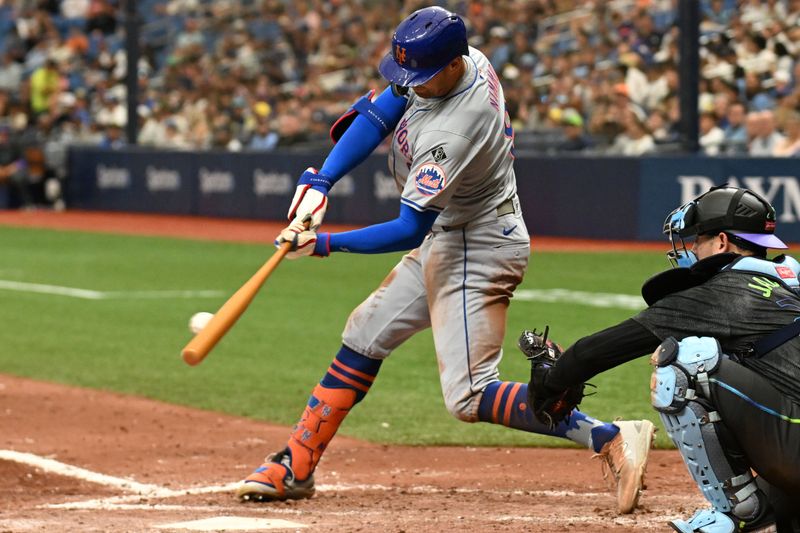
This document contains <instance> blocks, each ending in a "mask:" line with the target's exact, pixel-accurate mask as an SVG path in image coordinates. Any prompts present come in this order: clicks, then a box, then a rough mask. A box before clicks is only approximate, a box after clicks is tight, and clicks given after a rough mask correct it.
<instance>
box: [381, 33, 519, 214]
mask: <svg viewBox="0 0 800 533" xmlns="http://www.w3.org/2000/svg"><path fill="white" fill-rule="evenodd" d="M464 63H465V66H466V72H465V73H464V76H463V78H462V80H461V83H460V84H459V85H458V86H457V87H456V88H455V89H453V91H452V92H451V93H450V94H449V95H448V96H446V97H444V98H420V97H419V96H417V95H416V94H414V93H413V91H410V92H409V95H410V100H409V104H408V107H407V108H406V112H405V114H404V115H403V117H402V119H401V120H400V123H399V124H398V126H397V128H396V129H395V132H394V142H392V150H391V153H390V156H389V167H390V170H391V171H392V173H393V175H394V178H395V182H396V183H397V186H398V188H399V190H400V191H401V196H402V199H401V201H402V202H403V203H404V204H406V205H408V206H410V207H412V208H414V209H417V210H420V211H421V210H424V209H432V210H435V211H439V212H441V214H440V215H439V218H438V219H437V220H438V221H439V222H440V223H441V224H443V225H449V226H452V225H457V224H462V223H464V222H467V221H469V220H474V219H476V218H478V217H480V216H483V215H486V214H487V213H489V212H491V211H492V210H494V209H496V208H497V207H498V206H499V205H500V204H501V203H502V202H503V201H504V200H507V199H509V198H511V197H512V196H513V195H514V194H515V193H516V190H517V187H516V181H515V179H514V166H513V165H514V156H513V153H512V149H513V141H514V139H513V137H514V134H513V130H512V129H511V121H510V119H509V117H508V113H506V109H505V100H504V97H503V88H502V87H501V86H500V81H499V80H498V79H497V75H496V74H495V72H494V69H492V66H491V64H490V63H489V60H488V59H486V56H484V55H483V54H482V53H481V52H479V51H478V50H476V49H475V48H470V55H469V57H464Z"/></svg>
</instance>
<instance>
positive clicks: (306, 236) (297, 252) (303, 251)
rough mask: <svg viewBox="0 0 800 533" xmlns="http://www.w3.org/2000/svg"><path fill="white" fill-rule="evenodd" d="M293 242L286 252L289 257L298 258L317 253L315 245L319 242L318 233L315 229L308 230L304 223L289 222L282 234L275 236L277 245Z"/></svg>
mask: <svg viewBox="0 0 800 533" xmlns="http://www.w3.org/2000/svg"><path fill="white" fill-rule="evenodd" d="M285 242H289V243H291V245H292V246H291V248H289V252H288V253H287V254H286V258H287V259H297V258H298V257H304V256H308V255H317V254H315V253H314V247H315V245H316V243H317V233H316V232H315V231H313V230H307V229H305V227H304V224H303V223H299V224H295V223H292V224H289V225H288V226H287V227H286V228H285V229H284V230H283V231H281V232H280V234H279V235H278V236H277V237H276V238H275V246H276V247H280V246H281V245H282V244H283V243H285Z"/></svg>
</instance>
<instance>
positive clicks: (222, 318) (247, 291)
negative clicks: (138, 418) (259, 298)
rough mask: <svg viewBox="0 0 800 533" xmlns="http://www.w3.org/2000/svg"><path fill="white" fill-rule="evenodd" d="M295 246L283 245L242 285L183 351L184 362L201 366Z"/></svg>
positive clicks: (288, 243)
mask: <svg viewBox="0 0 800 533" xmlns="http://www.w3.org/2000/svg"><path fill="white" fill-rule="evenodd" d="M291 248H292V243H290V242H284V243H282V244H281V245H280V246H279V247H278V249H277V250H275V253H273V254H272V257H270V258H269V260H268V261H267V262H266V263H264V264H263V265H262V266H261V268H259V269H258V271H257V272H256V273H255V274H253V277H251V278H250V279H249V280H247V282H246V283H245V284H244V285H242V286H241V287H240V288H239V290H237V291H236V292H235V293H233V295H232V296H231V297H230V298H228V301H227V302H225V303H224V304H222V307H220V308H219V310H218V311H217V312H216V313H214V316H213V317H212V318H211V320H209V321H208V324H206V326H205V327H204V328H203V329H201V330H200V331H199V332H198V333H197V335H195V336H194V337H192V340H190V341H189V343H188V344H187V345H186V346H185V347H184V348H183V351H182V352H181V355H182V356H183V360H184V361H186V362H187V363H188V364H190V365H192V366H194V365H197V364H200V363H201V362H202V361H203V359H205V358H206V356H207V355H208V352H210V351H211V350H212V349H213V348H214V346H216V344H217V342H219V340H220V339H221V338H222V336H223V335H225V333H227V332H228V330H229V329H231V326H233V324H234V323H235V322H236V321H237V320H238V319H239V317H240V316H242V313H244V311H245V309H247V306H248V305H250V302H251V301H253V298H254V297H255V295H256V293H258V290H259V289H260V288H261V286H262V285H263V284H264V282H265V281H267V278H268V277H269V276H270V274H272V271H273V270H275V269H276V268H277V267H278V264H279V263H280V262H281V261H282V260H283V258H284V256H285V255H286V254H287V253H288V252H289V250H291Z"/></svg>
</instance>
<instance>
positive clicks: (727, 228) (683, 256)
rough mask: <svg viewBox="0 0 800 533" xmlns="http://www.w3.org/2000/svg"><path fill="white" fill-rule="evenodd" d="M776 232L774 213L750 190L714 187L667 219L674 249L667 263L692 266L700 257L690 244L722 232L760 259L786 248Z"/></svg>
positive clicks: (666, 231)
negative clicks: (762, 256)
mask: <svg viewBox="0 0 800 533" xmlns="http://www.w3.org/2000/svg"><path fill="white" fill-rule="evenodd" d="M774 231H775V209H774V208H773V207H772V205H770V203H769V202H767V201H766V200H765V199H764V198H762V197H761V196H759V195H758V194H756V193H754V192H753V191H751V190H749V189H741V188H738V187H728V186H722V187H713V188H711V190H709V191H708V192H706V193H705V194H702V195H700V196H698V197H697V198H695V199H694V200H692V201H691V202H689V203H687V204H684V205H682V206H680V207H679V208H677V209H675V210H674V211H672V212H671V213H670V214H669V215H667V218H666V220H665V221H664V234H665V235H667V236H668V237H669V241H670V244H671V245H672V250H670V251H668V252H667V259H669V261H670V263H672V265H673V266H674V267H690V266H692V265H693V264H694V263H696V262H697V256H695V254H694V252H692V251H691V250H690V249H687V241H688V242H689V243H691V242H693V241H694V239H695V238H696V237H697V236H698V235H714V234H717V233H720V232H724V233H725V234H726V235H728V238H729V239H730V241H731V242H732V243H733V244H735V245H737V246H739V247H741V248H745V249H748V250H752V251H754V252H756V253H758V254H759V255H766V249H767V248H787V246H786V244H784V242H783V241H782V240H780V239H779V238H778V237H776V236H775V235H774V234H773V232H774ZM690 248H691V246H690Z"/></svg>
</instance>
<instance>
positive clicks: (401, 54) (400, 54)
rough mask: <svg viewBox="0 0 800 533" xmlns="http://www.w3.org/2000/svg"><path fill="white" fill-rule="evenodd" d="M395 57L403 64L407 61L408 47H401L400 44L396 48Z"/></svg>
mask: <svg viewBox="0 0 800 533" xmlns="http://www.w3.org/2000/svg"><path fill="white" fill-rule="evenodd" d="M394 57H395V59H396V60H397V62H398V63H400V64H401V65H402V64H403V63H405V62H406V49H405V48H401V47H400V45H399V44H398V45H397V46H395V48H394Z"/></svg>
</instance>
